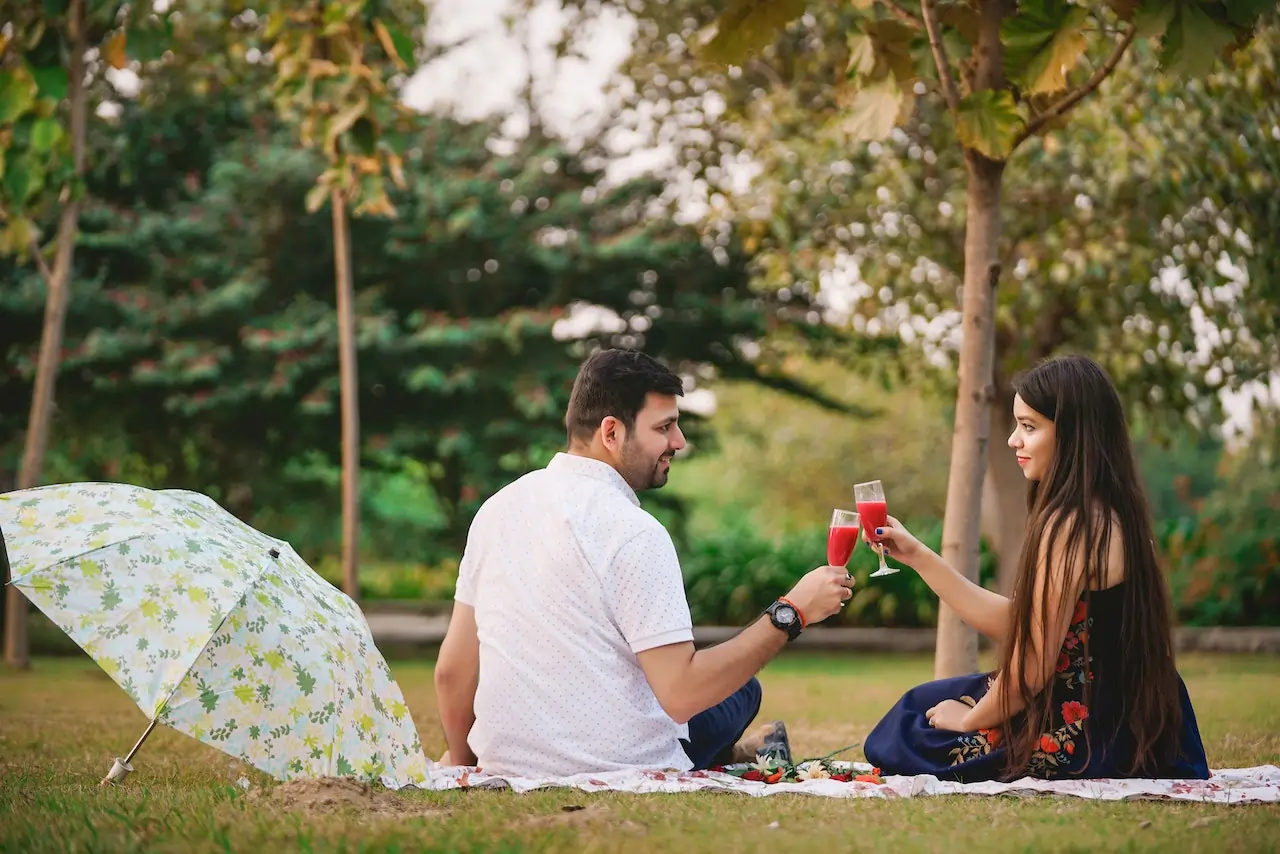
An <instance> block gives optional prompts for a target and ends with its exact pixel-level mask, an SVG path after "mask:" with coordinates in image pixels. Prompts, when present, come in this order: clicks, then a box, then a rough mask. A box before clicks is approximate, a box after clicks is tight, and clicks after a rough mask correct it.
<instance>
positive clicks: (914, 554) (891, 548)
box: [862, 516, 931, 569]
mask: <svg viewBox="0 0 1280 854" xmlns="http://www.w3.org/2000/svg"><path fill="white" fill-rule="evenodd" d="M862 535H863V536H864V537H865V538H866V540H867V542H868V543H870V542H871V537H872V535H874V536H877V537H879V538H880V542H881V543H882V544H883V545H884V547H885V554H887V555H892V557H893V559H894V560H896V561H898V562H899V563H905V564H906V565H907V566H909V567H912V568H913V569H914V568H915V566H916V563H917V562H919V560H920V559H921V558H923V557H924V556H925V555H928V554H931V550H930V548H929V547H928V546H926V545H925V544H924V543H922V542H920V541H919V540H917V539H916V538H915V535H914V534H912V533H911V532H910V531H908V530H907V529H906V528H904V527H903V526H902V523H901V522H899V521H898V520H897V519H895V518H893V517H892V516H889V517H888V524H886V525H885V526H884V527H882V528H876V529H875V530H874V531H869V530H864V531H863V532H862ZM873 546H874V544H873Z"/></svg>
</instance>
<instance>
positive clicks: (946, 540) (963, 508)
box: [934, 152, 1004, 679]
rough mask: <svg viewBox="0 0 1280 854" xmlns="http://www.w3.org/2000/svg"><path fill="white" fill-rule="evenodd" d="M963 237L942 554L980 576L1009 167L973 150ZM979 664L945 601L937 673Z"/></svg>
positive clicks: (974, 641) (973, 641)
mask: <svg viewBox="0 0 1280 854" xmlns="http://www.w3.org/2000/svg"><path fill="white" fill-rule="evenodd" d="M968 162H969V190H968V200H967V213H966V221H965V235H964V299H963V303H962V306H961V308H962V313H963V318H964V320H963V322H964V338H963V341H962V343H961V345H960V378H959V379H960V388H959V391H958V393H957V395H956V425H955V433H954V434H953V436H952V441H951V470H950V473H949V475H948V479H947V508H946V518H945V519H944V520H943V526H942V557H943V559H944V560H946V561H947V563H949V564H951V566H953V567H955V568H956V570H958V571H959V572H960V573H962V574H963V575H964V576H965V577H966V578H969V579H971V580H973V581H975V582H976V581H977V580H978V546H979V530H978V529H979V522H980V519H981V513H982V480H983V473H984V471H985V470H986V463H987V444H988V437H989V432H990V426H991V417H990V416H991V402H992V399H993V398H994V395H995V389H994V386H993V384H992V362H993V361H994V352H995V339H994V336H993V334H992V333H993V323H994V316H995V301H996V287H997V285H998V284H999V281H1000V261H999V254H998V247H999V243H1000V187H1001V179H1002V177H1003V175H1004V164H1003V163H998V162H995V161H992V160H988V159H986V158H985V157H982V156H981V155H979V154H975V153H972V152H970V153H969V154H968ZM977 669H978V638H977V635H976V634H974V631H973V629H971V628H969V627H968V626H966V625H965V624H964V623H963V622H962V621H961V620H960V617H959V616H958V615H957V614H956V613H955V612H954V611H952V610H951V609H950V608H948V607H947V606H946V605H945V604H944V605H942V606H941V607H940V609H939V612H938V640H937V652H936V655H935V657H934V675H935V677H936V678H939V679H942V678H945V677H948V676H959V675H962V674H965V673H973V672H976V671H977Z"/></svg>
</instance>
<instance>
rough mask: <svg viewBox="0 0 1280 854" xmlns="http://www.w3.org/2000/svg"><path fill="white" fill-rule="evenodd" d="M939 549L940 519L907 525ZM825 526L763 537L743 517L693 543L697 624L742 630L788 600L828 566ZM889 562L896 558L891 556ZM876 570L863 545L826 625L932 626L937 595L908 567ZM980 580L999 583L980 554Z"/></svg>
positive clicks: (690, 567) (686, 564)
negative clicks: (849, 592) (847, 589)
mask: <svg viewBox="0 0 1280 854" xmlns="http://www.w3.org/2000/svg"><path fill="white" fill-rule="evenodd" d="M902 521H903V522H904V523H905V524H907V526H908V527H909V528H911V530H912V533H914V534H915V535H916V536H917V537H919V538H920V540H921V542H924V543H926V544H927V545H929V546H930V547H931V548H933V549H934V550H935V551H936V550H940V549H941V547H942V522H941V521H936V522H933V523H928V522H927V521H926V522H924V523H923V524H916V523H913V522H908V521H907V520H905V519H904V520H902ZM826 550H827V530H826V528H825V527H822V528H815V529H810V530H809V531H806V532H804V533H796V534H789V535H785V536H783V537H779V538H777V539H770V538H768V537H765V536H763V535H761V533H760V531H759V529H757V528H756V527H754V526H753V525H751V524H749V523H748V522H747V521H746V520H744V519H740V518H739V519H734V520H726V524H725V526H724V527H723V528H722V529H720V530H719V531H717V532H716V533H714V534H710V535H707V536H705V537H698V538H696V539H692V540H691V542H690V543H689V545H688V547H687V548H685V549H684V550H682V552H681V556H680V559H681V565H682V566H683V568H684V578H685V590H686V591H687V593H688V597H689V609H690V612H691V613H692V615H693V621H694V624H695V625H731V626H736V625H745V624H746V623H748V622H750V621H751V620H753V619H755V618H756V617H758V616H759V615H760V613H761V611H762V610H763V609H764V608H765V607H766V606H768V604H769V603H770V602H772V601H773V600H774V599H776V598H777V597H779V596H782V595H785V594H786V592H787V591H788V590H790V589H791V587H792V585H794V584H795V583H796V582H797V581H799V580H800V577H801V576H803V575H804V574H805V573H806V572H808V571H809V570H811V569H813V568H814V567H815V566H821V565H823V564H824V563H826V562H827V558H826V554H827V551H826ZM890 560H892V557H890ZM878 567H879V563H878V562H877V559H876V557H875V554H874V553H873V552H872V551H871V549H870V547H868V546H867V545H866V543H863V542H861V541H859V544H858V547H857V548H856V549H854V553H853V557H852V558H851V559H850V560H849V572H850V573H851V574H852V575H853V576H854V578H855V579H857V584H856V585H855V587H854V593H853V598H852V599H850V600H849V604H848V605H846V606H845V607H844V610H842V611H841V612H840V613H839V614H837V615H835V616H834V617H832V618H830V619H829V620H826V621H825V622H824V623H823V625H824V626H894V627H919V626H933V625H935V624H936V622H937V619H938V598H937V597H936V596H934V595H933V593H932V591H930V590H929V587H928V585H926V584H925V583H924V581H923V580H922V579H921V578H920V576H918V575H916V574H915V573H914V572H912V571H911V570H909V569H903V570H902V571H901V572H899V573H898V574H896V575H889V576H882V577H880V578H874V579H873V578H869V576H870V574H871V573H872V572H874V571H875V570H876V569H877V568H878ZM980 571H981V576H980V577H981V580H982V583H983V584H985V585H987V586H988V587H990V586H992V585H993V584H994V581H995V558H994V556H993V555H992V554H991V553H990V552H989V551H988V550H987V549H986V548H985V547H984V548H983V550H982V557H981V564H980Z"/></svg>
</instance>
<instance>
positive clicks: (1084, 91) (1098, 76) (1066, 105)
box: [1013, 24, 1138, 148]
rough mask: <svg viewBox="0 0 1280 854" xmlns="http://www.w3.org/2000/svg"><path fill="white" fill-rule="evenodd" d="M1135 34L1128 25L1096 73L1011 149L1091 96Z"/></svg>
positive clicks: (1040, 118)
mask: <svg viewBox="0 0 1280 854" xmlns="http://www.w3.org/2000/svg"><path fill="white" fill-rule="evenodd" d="M1137 34H1138V28H1137V26H1135V25H1134V24H1130V25H1129V28H1128V29H1127V30H1126V31H1125V34H1124V37H1123V38H1122V39H1120V41H1119V42H1118V43H1117V44H1116V46H1115V49H1114V50H1113V51H1111V56H1109V57H1107V61H1106V62H1104V63H1102V65H1101V66H1100V67H1099V68H1098V70H1097V71H1095V72H1093V74H1091V75H1089V79H1088V80H1086V81H1085V82H1084V83H1083V84H1082V85H1081V86H1078V87H1077V88H1075V89H1073V90H1072V91H1070V92H1068V93H1067V94H1066V95H1063V96H1062V99H1061V100H1059V101H1058V102H1057V103H1055V104H1053V105H1051V106H1050V107H1049V108H1048V109H1047V110H1045V111H1044V112H1043V113H1041V114H1040V115H1038V116H1036V117H1035V118H1034V119H1032V120H1031V122H1030V123H1029V124H1028V125H1027V126H1026V128H1025V129H1024V130H1023V131H1022V133H1021V134H1020V135H1019V136H1018V140H1017V142H1015V143H1014V144H1013V147H1014V148H1017V147H1018V146H1019V145H1021V144H1022V143H1023V142H1024V141H1026V140H1027V139H1029V138H1030V137H1032V136H1034V135H1035V134H1037V133H1039V132H1040V130H1041V129H1042V128H1044V126H1045V125H1047V124H1048V123H1049V122H1051V121H1053V120H1054V119H1056V118H1057V117H1058V116H1061V115H1062V114H1064V113H1066V112H1067V111H1068V110H1070V109H1071V108H1072V107H1074V106H1075V105H1076V104H1078V103H1080V102H1081V101H1083V100H1084V99H1085V98H1087V97H1089V95H1091V94H1093V92H1094V91H1095V90H1096V89H1097V88H1098V87H1099V86H1101V85H1102V81H1103V80H1106V79H1107V77H1108V76H1110V74H1111V72H1113V71H1115V70H1116V66H1117V65H1119V64H1120V60H1121V59H1122V58H1123V57H1124V53H1125V51H1126V50H1128V49H1129V45H1131V44H1133V38H1134V36H1136V35H1137Z"/></svg>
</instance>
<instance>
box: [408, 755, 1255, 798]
mask: <svg viewBox="0 0 1280 854" xmlns="http://www.w3.org/2000/svg"><path fill="white" fill-rule="evenodd" d="M832 765H833V766H834V765H839V766H842V767H844V768H846V769H850V770H852V771H854V772H855V773H867V772H869V771H870V770H871V766H870V765H866V764H863V763H858V762H848V763H832ZM384 782H385V780H384ZM407 785H412V784H407ZM391 788H401V787H400V786H391ZM419 788H424V789H432V790H437V791H440V790H445V789H462V788H494V789H503V788H506V789H511V790H512V791H514V792H517V793H524V792H529V791H533V790H534V789H550V788H570V789H577V790H580V791H584V792H605V791H613V792H635V793H638V794H647V793H668V794H675V793H680V792H733V793H737V794H743V795H751V796H753V797H763V796H766V795H783V794H803V795H817V796H819V797H827V798H912V797H917V796H920V795H1033V794H1041V795H1068V796H1072V797H1077V798H1086V799H1091V800H1100V801H1121V800H1140V799H1154V800H1173V801H1195V802H1198V803H1219V804H1247V803H1277V802H1280V767H1277V766H1275V765H1260V766H1257V767H1255V768H1233V769H1225V770H1221V771H1214V772H1213V776H1212V777H1211V778H1210V779H1208V780H1150V779H1116V780H1037V779H1033V778H1030V777H1027V778H1024V779H1021V780H1016V781H1014V782H1012V783H995V782H991V783H967V784H961V783H950V782H943V781H941V780H939V779H938V778H937V777H934V776H932V775H919V776H915V777H885V778H884V784H883V785H881V784H878V783H859V782H848V783H845V782H837V781H835V780H830V779H817V780H804V781H803V782H797V783H764V782H759V781H753V780H744V779H742V778H740V777H735V776H733V775H732V774H725V773H718V772H710V771H684V772H674V771H668V772H661V771H614V772H610V773H605V774H578V775H575V776H572V777H556V778H553V777H544V778H527V777H504V776H502V775H498V774H490V773H487V772H485V771H483V770H477V769H475V768H470V767H462V766H443V765H436V766H435V767H433V768H431V769H430V772H429V778H428V782H426V783H422V784H419Z"/></svg>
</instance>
